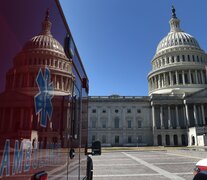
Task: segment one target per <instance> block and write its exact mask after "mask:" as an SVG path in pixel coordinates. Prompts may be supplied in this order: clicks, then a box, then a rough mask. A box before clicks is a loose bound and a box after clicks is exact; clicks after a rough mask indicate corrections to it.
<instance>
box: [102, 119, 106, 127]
mask: <svg viewBox="0 0 207 180" xmlns="http://www.w3.org/2000/svg"><path fill="white" fill-rule="evenodd" d="M102 128H106V121H105V120H104V121H102Z"/></svg>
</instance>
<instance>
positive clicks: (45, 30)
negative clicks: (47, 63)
mask: <svg viewBox="0 0 207 180" xmlns="http://www.w3.org/2000/svg"><path fill="white" fill-rule="evenodd" d="M51 26H52V23H51V22H50V21H49V15H46V17H45V20H44V21H43V22H42V32H41V33H40V34H39V35H38V36H34V37H32V38H31V39H30V40H29V41H28V42H26V43H25V45H24V46H23V49H22V50H23V51H34V49H36V50H38V49H41V50H43V49H46V50H47V51H48V50H51V52H54V51H55V52H57V53H60V54H61V55H63V56H65V52H64V49H63V47H62V45H61V44H60V43H59V42H58V41H57V40H56V39H55V38H53V36H52V34H51ZM65 57H66V56H65Z"/></svg>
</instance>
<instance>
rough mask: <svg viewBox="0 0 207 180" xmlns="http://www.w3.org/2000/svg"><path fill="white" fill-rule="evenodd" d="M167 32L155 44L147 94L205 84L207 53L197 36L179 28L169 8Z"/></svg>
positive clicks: (186, 90) (192, 89)
mask: <svg viewBox="0 0 207 180" xmlns="http://www.w3.org/2000/svg"><path fill="white" fill-rule="evenodd" d="M169 23H170V32H169V33H168V34H167V36H165V37H164V38H163V39H162V40H161V41H160V42H159V44H158V46H157V50H156V53H155V55H154V57H153V59H152V62H151V64H152V70H151V72H150V73H149V74H148V82H149V95H151V94H175V93H178V94H185V93H193V92H196V91H198V90H201V89H203V88H207V77H206V71H205V64H206V62H207V55H206V53H205V52H204V51H203V50H202V49H201V47H200V45H199V43H198V42H197V40H196V39H195V38H194V37H193V36H191V35H190V34H188V33H186V32H184V31H182V30H181V28H180V20H179V19H178V18H177V17H176V14H175V9H174V7H173V8H172V18H171V19H170V21H169Z"/></svg>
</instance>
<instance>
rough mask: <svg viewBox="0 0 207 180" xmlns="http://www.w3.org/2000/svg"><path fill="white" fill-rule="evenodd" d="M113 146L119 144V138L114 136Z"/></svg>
mask: <svg viewBox="0 0 207 180" xmlns="http://www.w3.org/2000/svg"><path fill="white" fill-rule="evenodd" d="M115 144H119V136H115Z"/></svg>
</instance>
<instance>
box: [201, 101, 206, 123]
mask: <svg viewBox="0 0 207 180" xmlns="http://www.w3.org/2000/svg"><path fill="white" fill-rule="evenodd" d="M201 113H202V120H203V125H206V121H205V111H204V106H203V104H201Z"/></svg>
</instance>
